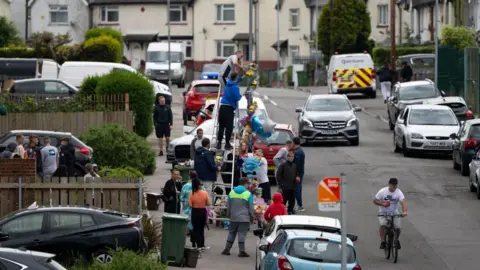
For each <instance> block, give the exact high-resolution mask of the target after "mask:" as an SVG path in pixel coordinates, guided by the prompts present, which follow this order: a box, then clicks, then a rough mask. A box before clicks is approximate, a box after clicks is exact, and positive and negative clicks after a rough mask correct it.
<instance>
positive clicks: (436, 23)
mask: <svg viewBox="0 0 480 270" xmlns="http://www.w3.org/2000/svg"><path fill="white" fill-rule="evenodd" d="M434 80H435V85H436V86H437V87H438V0H435V79H434Z"/></svg>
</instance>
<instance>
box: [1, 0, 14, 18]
mask: <svg viewBox="0 0 480 270" xmlns="http://www.w3.org/2000/svg"><path fill="white" fill-rule="evenodd" d="M11 4H12V0H0V16H2V17H6V18H8V19H10V5H11Z"/></svg>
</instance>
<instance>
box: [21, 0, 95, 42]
mask: <svg viewBox="0 0 480 270" xmlns="http://www.w3.org/2000/svg"><path fill="white" fill-rule="evenodd" d="M28 5H29V9H30V14H31V15H30V18H31V19H30V31H31V33H36V32H44V31H48V32H52V33H55V34H65V33H70V36H71V37H72V43H81V42H83V40H84V35H85V31H87V30H88V26H89V20H88V18H89V11H88V10H89V9H88V2H87V0H75V1H72V0H30V1H29V3H28Z"/></svg>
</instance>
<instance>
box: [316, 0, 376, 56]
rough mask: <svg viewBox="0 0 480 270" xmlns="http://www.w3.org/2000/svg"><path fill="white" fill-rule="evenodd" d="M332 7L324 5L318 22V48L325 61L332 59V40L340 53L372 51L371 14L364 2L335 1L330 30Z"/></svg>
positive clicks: (359, 0)
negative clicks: (370, 37) (370, 39)
mask: <svg viewBox="0 0 480 270" xmlns="http://www.w3.org/2000/svg"><path fill="white" fill-rule="evenodd" d="M330 14H331V10H330V6H329V5H324V6H323V7H322V13H321V14H320V18H319V20H318V47H319V48H320V49H321V50H322V52H323V53H324V55H325V56H326V57H325V59H326V61H328V60H329V59H330V39H332V40H333V48H334V50H335V51H336V52H338V53H358V52H363V51H365V50H368V51H370V50H371V49H372V48H371V46H372V41H369V39H368V38H369V36H370V32H371V30H372V29H371V26H370V13H369V12H368V10H367V6H366V4H365V2H364V1H363V0H335V2H334V4H333V17H332V28H331V29H330V25H329V20H330Z"/></svg>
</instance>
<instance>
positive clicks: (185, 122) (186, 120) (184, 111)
mask: <svg viewBox="0 0 480 270" xmlns="http://www.w3.org/2000/svg"><path fill="white" fill-rule="evenodd" d="M188 118H189V117H188V113H187V110H186V109H185V108H183V125H184V126H186V125H188Z"/></svg>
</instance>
